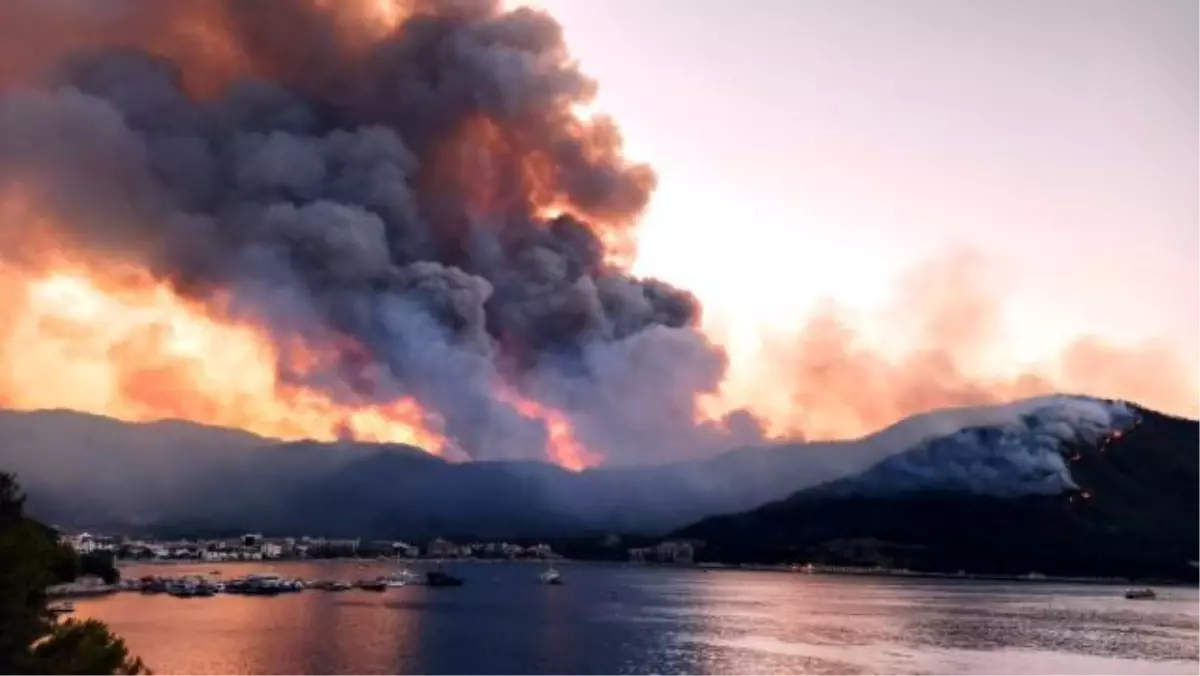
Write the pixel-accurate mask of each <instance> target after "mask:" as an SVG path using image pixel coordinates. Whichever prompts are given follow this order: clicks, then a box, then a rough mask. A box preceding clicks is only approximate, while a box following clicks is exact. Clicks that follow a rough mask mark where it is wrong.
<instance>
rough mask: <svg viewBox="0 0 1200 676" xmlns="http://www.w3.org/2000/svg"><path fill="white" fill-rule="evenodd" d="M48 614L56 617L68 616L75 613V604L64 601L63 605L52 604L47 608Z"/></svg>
mask: <svg viewBox="0 0 1200 676" xmlns="http://www.w3.org/2000/svg"><path fill="white" fill-rule="evenodd" d="M46 612H48V613H50V614H51V615H54V616H55V617H57V616H59V615H67V614H70V613H73V612H75V604H74V603H71V602H70V601H63V602H62V603H55V604H51V605H49V606H47V607H46Z"/></svg>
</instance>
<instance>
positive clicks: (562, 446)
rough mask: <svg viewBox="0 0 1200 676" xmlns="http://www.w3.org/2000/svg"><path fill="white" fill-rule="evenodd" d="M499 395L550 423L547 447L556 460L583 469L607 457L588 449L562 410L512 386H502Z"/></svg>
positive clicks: (526, 413) (523, 412)
mask: <svg viewBox="0 0 1200 676" xmlns="http://www.w3.org/2000/svg"><path fill="white" fill-rule="evenodd" d="M497 398H499V399H500V400H501V401H504V402H506V403H508V404H509V405H510V406H512V407H513V408H514V409H516V410H517V412H518V413H520V414H521V415H523V416H525V417H526V418H528V419H530V420H541V421H542V422H543V423H544V424H545V425H546V432H547V433H548V434H549V439H547V440H546V445H547V449H546V450H547V453H548V454H549V456H550V460H551V461H552V462H554V464H556V465H558V466H560V467H563V468H566V469H569V470H571V471H572V472H579V471H582V470H585V469H587V468H588V467H595V466H596V465H599V464H600V463H601V462H602V461H603V457H601V456H600V455H599V454H597V453H593V452H592V451H590V450H588V448H587V447H586V446H584V445H583V443H582V442H580V441H579V440H578V439H576V438H575V430H574V429H573V428H572V427H571V421H569V420H567V417H566V416H565V415H563V414H562V413H560V412H558V411H556V410H554V409H552V408H549V407H547V406H544V405H542V404H540V403H538V402H536V401H534V400H533V399H527V398H525V397H522V396H521V395H519V394H517V393H516V392H514V391H512V390H510V389H501V390H500V391H499V392H498V393H497Z"/></svg>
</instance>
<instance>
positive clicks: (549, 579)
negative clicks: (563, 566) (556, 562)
mask: <svg viewBox="0 0 1200 676" xmlns="http://www.w3.org/2000/svg"><path fill="white" fill-rule="evenodd" d="M538 579H539V580H541V581H542V584H555V585H558V584H562V583H563V579H562V574H561V573H559V572H558V571H557V570H555V568H554V566H550V567H549V568H547V569H546V570H544V571H542V574H541V575H539V576H538Z"/></svg>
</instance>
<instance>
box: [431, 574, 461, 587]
mask: <svg viewBox="0 0 1200 676" xmlns="http://www.w3.org/2000/svg"><path fill="white" fill-rule="evenodd" d="M462 583H463V581H462V579H461V578H457V577H454V576H453V575H451V574H449V573H445V572H442V571H440V570H431V571H429V572H428V573H425V584H427V585H429V586H430V587H461V586H462Z"/></svg>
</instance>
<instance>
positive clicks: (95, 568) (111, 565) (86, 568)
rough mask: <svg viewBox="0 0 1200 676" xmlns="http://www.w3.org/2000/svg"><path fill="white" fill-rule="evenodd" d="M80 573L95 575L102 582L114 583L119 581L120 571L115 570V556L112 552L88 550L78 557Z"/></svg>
mask: <svg viewBox="0 0 1200 676" xmlns="http://www.w3.org/2000/svg"><path fill="white" fill-rule="evenodd" d="M79 569H80V570H79V572H80V575H95V576H96V577H99V578H100V579H102V580H104V584H116V583H118V582H120V581H121V572H120V571H118V570H117V565H116V556H114V555H113V553H112V552H90V553H87V554H84V555H83V556H81V557H79Z"/></svg>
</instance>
